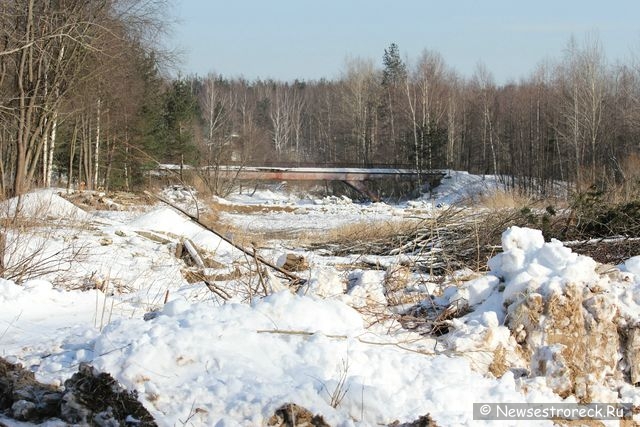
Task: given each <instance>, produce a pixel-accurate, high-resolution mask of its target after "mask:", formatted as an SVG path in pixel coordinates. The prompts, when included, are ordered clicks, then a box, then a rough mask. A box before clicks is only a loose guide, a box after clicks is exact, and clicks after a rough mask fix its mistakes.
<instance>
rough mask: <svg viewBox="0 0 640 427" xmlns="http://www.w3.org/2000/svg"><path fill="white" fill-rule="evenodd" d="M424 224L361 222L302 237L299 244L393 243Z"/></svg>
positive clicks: (416, 221)
mask: <svg viewBox="0 0 640 427" xmlns="http://www.w3.org/2000/svg"><path fill="white" fill-rule="evenodd" d="M423 223H424V220H421V219H403V220H400V221H361V222H354V223H350V224H345V225H341V226H339V227H335V228H332V229H330V230H327V231H326V232H323V233H321V234H319V233H309V234H306V235H304V236H300V239H299V243H301V244H303V245H305V246H308V245H328V246H349V245H351V244H354V243H357V244H359V245H363V244H367V243H371V244H379V243H383V242H392V241H394V240H395V239H397V238H398V237H399V236H406V235H410V234H411V233H414V232H415V231H416V230H418V228H419V227H420V226H421V225H422V224H423Z"/></svg>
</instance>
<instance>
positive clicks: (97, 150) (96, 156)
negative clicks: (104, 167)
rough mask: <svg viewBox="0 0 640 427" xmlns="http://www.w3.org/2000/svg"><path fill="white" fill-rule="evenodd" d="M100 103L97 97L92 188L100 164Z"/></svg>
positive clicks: (96, 181)
mask: <svg viewBox="0 0 640 427" xmlns="http://www.w3.org/2000/svg"><path fill="white" fill-rule="evenodd" d="M100 104H101V100H100V99H98V112H97V113H96V146H95V152H94V155H93V164H94V166H93V167H94V169H93V189H94V190H96V189H97V188H98V170H99V165H100Z"/></svg>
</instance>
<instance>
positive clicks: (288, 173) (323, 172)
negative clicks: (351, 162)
mask: <svg viewBox="0 0 640 427" xmlns="http://www.w3.org/2000/svg"><path fill="white" fill-rule="evenodd" d="M218 173H222V174H224V175H228V176H232V177H236V178H239V179H264V180H285V181H286V180H289V181H367V180H372V179H384V178H392V177H404V178H412V177H415V178H418V177H419V176H420V177H427V176H444V172H442V171H439V170H433V171H422V172H418V171H416V170H413V169H386V168H372V169H369V168H324V167H318V168H314V167H291V168H283V167H256V166H246V167H241V166H221V167H219V168H218Z"/></svg>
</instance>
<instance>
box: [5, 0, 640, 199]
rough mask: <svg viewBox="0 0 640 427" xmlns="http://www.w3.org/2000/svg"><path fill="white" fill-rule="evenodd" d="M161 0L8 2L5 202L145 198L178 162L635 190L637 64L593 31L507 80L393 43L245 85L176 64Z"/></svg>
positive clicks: (537, 187) (639, 113)
mask: <svg viewBox="0 0 640 427" xmlns="http://www.w3.org/2000/svg"><path fill="white" fill-rule="evenodd" d="M163 7H164V1H161V0H144V1H140V0H110V1H101V2H86V1H82V0H42V1H35V0H28V1H18V0H8V1H4V2H2V4H1V5H0V88H1V89H0V147H1V149H0V175H1V179H0V195H2V196H3V197H8V196H14V195H19V194H23V193H24V192H26V191H28V190H29V189H31V188H34V187H48V186H60V187H65V186H66V187H68V188H78V187H81V188H87V189H104V190H115V189H123V190H139V189H141V188H143V187H144V186H145V185H146V183H147V181H146V177H147V176H148V173H149V171H150V170H153V169H155V168H157V166H158V165H160V164H165V163H171V164H180V165H190V166H194V167H204V166H206V167H208V168H207V169H206V170H208V171H211V170H215V167H216V166H219V165H225V164H234V165H261V164H268V163H279V164H289V165H305V166H306V165H326V166H332V165H333V166H345V165H348V166H358V167H366V166H376V167H381V166H382V167H383V166H389V167H392V166H402V167H409V168H415V169H418V170H421V171H424V170H431V169H453V170H465V171H469V172H471V173H475V174H492V175H497V176H499V177H500V182H501V183H502V185H503V186H504V188H505V189H514V190H517V191H518V192H520V193H523V194H528V195H534V194H535V195H546V194H548V193H549V192H551V191H552V188H554V187H553V184H554V183H556V182H563V183H567V184H568V185H569V188H570V189H572V190H575V191H582V190H585V189H588V188H593V187H594V186H595V187H596V188H598V189H600V190H607V191H615V192H617V193H620V194H621V195H623V196H624V195H627V196H628V195H629V194H632V193H633V192H634V191H635V190H636V186H637V184H638V178H639V177H640V172H639V171H640V168H639V167H638V166H639V165H640V157H639V155H638V154H639V153H638V149H639V144H638V141H640V66H639V65H638V64H637V63H635V62H634V61H632V60H630V61H629V63H615V64H612V63H609V62H608V60H607V58H606V52H604V50H603V48H602V46H601V43H600V42H599V39H598V36H597V34H587V35H577V36H576V37H573V38H571V39H570V40H568V41H567V44H566V46H565V49H564V51H563V52H564V53H563V55H562V56H561V57H560V58H554V59H549V60H546V61H543V62H541V63H540V65H539V66H538V67H537V68H536V69H534V70H532V71H531V73H530V75H529V76H528V77H527V78H523V79H520V80H519V81H510V82H508V83H501V84H499V83H496V81H495V79H494V78H493V76H492V74H491V71H490V70H488V69H487V68H486V66H484V65H483V64H481V63H480V64H478V65H477V67H476V69H475V71H474V72H473V74H472V75H471V76H470V77H465V76H463V75H461V74H460V73H458V72H457V71H456V70H454V69H452V68H451V67H449V66H448V65H447V63H446V58H445V56H446V54H441V53H439V52H436V51H432V50H428V49H425V50H424V51H423V53H422V54H421V55H419V56H418V57H417V58H408V57H405V56H403V54H402V50H401V49H402V47H401V46H398V45H397V44H395V43H391V44H389V45H388V46H381V47H380V57H379V58H358V57H350V58H348V59H346V60H345V63H344V66H343V69H342V70H341V72H340V75H339V77H338V78H334V79H331V80H328V79H321V80H313V81H308V80H304V79H300V80H295V81H292V82H291V81H288V82H287V81H277V80H255V81H248V80H246V79H244V78H242V77H238V76H223V75H219V74H216V73H213V72H212V73H210V74H208V75H206V76H199V75H182V74H180V72H179V71H178V72H177V73H176V72H175V71H177V70H176V67H175V66H174V67H173V68H171V67H172V65H171V64H172V62H173V63H175V57H174V56H173V55H172V53H171V52H168V51H167V49H165V48H164V47H163V46H161V45H160V43H159V42H158V40H160V39H161V38H162V37H160V35H162V34H164V32H165V31H166V29H167V27H168V26H170V22H169V20H168V18H167V17H166V16H164V15H163V12H162V11H163ZM428 42H429V41H428V40H425V45H427V44H428ZM172 59H173V61H172ZM212 68H215V58H212ZM168 70H173V72H170V71H168ZM205 181H207V182H208V184H209V187H210V188H209V189H210V190H211V191H212V192H213V193H217V192H220V191H222V189H221V187H220V185H219V184H218V183H216V182H211V181H210V180H207V179H205Z"/></svg>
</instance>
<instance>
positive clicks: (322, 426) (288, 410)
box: [267, 403, 330, 427]
mask: <svg viewBox="0 0 640 427" xmlns="http://www.w3.org/2000/svg"><path fill="white" fill-rule="evenodd" d="M267 425H268V426H276V427H298V426H299V427H302V426H313V427H330V426H329V424H327V422H326V421H325V420H324V418H322V415H314V414H312V413H311V411H309V410H308V409H305V408H303V407H302V406H299V405H296V404H295V403H285V404H284V405H282V406H281V407H279V408H278V409H276V411H275V413H274V414H273V416H272V417H271V418H269V421H268V423H267Z"/></svg>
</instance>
